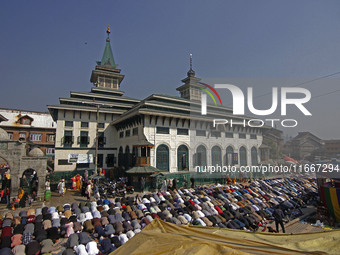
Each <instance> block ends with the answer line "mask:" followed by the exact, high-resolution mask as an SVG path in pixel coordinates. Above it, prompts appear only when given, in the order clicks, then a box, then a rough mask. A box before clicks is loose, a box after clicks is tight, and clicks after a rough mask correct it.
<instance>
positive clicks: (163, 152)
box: [156, 144, 169, 171]
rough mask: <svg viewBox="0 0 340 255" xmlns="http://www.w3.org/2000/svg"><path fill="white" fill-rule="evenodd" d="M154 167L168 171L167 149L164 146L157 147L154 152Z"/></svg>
mask: <svg viewBox="0 0 340 255" xmlns="http://www.w3.org/2000/svg"><path fill="white" fill-rule="evenodd" d="M156 160H157V162H156V167H157V168H158V169H159V170H168V171H169V148H168V146H166V145H165V144H161V145H159V146H158V147H157V152H156Z"/></svg>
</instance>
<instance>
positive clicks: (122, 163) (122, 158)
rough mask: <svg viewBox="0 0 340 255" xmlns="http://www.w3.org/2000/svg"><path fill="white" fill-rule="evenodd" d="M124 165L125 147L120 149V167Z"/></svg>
mask: <svg viewBox="0 0 340 255" xmlns="http://www.w3.org/2000/svg"><path fill="white" fill-rule="evenodd" d="M123 165H124V152H123V147H122V146H120V147H119V151H118V166H123Z"/></svg>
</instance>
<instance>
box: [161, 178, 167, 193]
mask: <svg viewBox="0 0 340 255" xmlns="http://www.w3.org/2000/svg"><path fill="white" fill-rule="evenodd" d="M167 186H168V182H167V180H166V178H165V179H164V180H163V183H162V188H161V191H162V192H166V191H167Z"/></svg>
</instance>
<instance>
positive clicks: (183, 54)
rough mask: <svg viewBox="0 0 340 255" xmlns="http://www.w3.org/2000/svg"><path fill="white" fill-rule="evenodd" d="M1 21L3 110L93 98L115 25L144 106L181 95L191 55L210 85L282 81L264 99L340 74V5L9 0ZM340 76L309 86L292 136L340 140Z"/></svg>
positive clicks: (1, 8) (121, 57)
mask: <svg viewBox="0 0 340 255" xmlns="http://www.w3.org/2000/svg"><path fill="white" fill-rule="evenodd" d="M0 21H1V22H0V31H1V36H0V77H1V81H0V82H1V100H0V107H1V108H15V109H23V110H35V111H47V107H46V105H48V104H57V103H58V99H59V97H68V96H69V93H70V91H90V89H91V87H92V84H91V83H90V81H89V79H90V75H91V71H92V70H93V69H94V67H95V65H96V61H98V60H100V59H101V57H102V54H103V50H104V47H105V38H106V33H105V31H106V27H107V25H108V24H110V27H111V36H110V38H111V44H112V49H113V54H114V57H115V61H116V63H117V64H118V65H119V66H118V67H119V68H120V69H121V70H122V73H123V74H124V75H125V79H124V81H123V83H122V84H121V90H123V91H125V95H126V96H130V97H136V98H139V99H143V98H145V97H147V96H148V95H150V94H152V93H163V94H170V95H178V93H177V91H176V87H178V86H180V85H181V79H183V78H184V77H185V76H186V73H187V71H188V68H189V54H190V53H192V54H193V65H194V70H195V71H196V76H198V77H200V78H202V79H203V81H214V80H215V79H222V80H226V81H228V80H233V81H235V79H236V80H237V79H238V80H239V81H241V80H242V79H250V80H252V79H255V80H258V79H268V78H270V79H276V81H279V82H278V83H279V84H273V85H272V86H271V85H270V84H269V85H268V84H267V85H263V86H261V84H257V85H256V86H254V88H256V89H255V90H256V95H262V94H266V93H268V92H270V89H271V87H273V86H289V85H295V84H290V82H291V81H294V82H295V81H297V80H298V81H301V82H303V81H309V80H312V79H314V78H317V77H322V76H325V75H329V74H333V73H336V72H339V71H340V2H339V1H313V0H306V1H296V0H293V1H287V0H286V1H271V0H268V1H260V0H257V1H253V0H249V1H241V0H238V1H236V0H235V1H226V0H225V1H224V0H223V1H222V0H221V1H214V0H210V1H206V0H205V1H200V0H193V1H183V0H172V1H159V0H153V1H146V0H143V1H141V0H135V1H105V0H103V1H84V0H82V1H46V0H44V1H38V0H35V1H1V3H0ZM339 77H340V75H334V76H332V79H321V80H318V81H317V82H310V83H306V84H304V85H301V87H305V88H308V89H309V90H310V91H311V93H312V99H311V101H310V102H309V103H308V105H307V106H308V107H309V110H310V111H311V112H312V114H313V116H312V117H309V118H307V117H303V116H302V115H301V114H300V115H299V113H296V114H295V113H294V115H293V116H291V117H294V118H296V119H297V120H298V121H299V120H301V121H300V123H299V126H298V128H294V129H291V130H288V134H289V135H296V134H297V132H298V131H311V132H313V133H315V134H316V135H318V136H319V137H320V138H324V139H330V138H338V139H340V135H339V120H340V113H339V103H338V102H339V95H340V92H334V93H331V92H333V91H335V90H337V89H340V87H339V82H338V78H339ZM326 80H327V81H326ZM283 81H287V82H288V84H283V83H284V82H283ZM294 82H292V83H294ZM238 85H239V86H240V87H242V85H241V84H238ZM247 86H248V84H247ZM327 93H329V94H328V95H325V94H327ZM320 95H321V96H320ZM263 98H267V99H268V100H270V98H268V97H263ZM267 99H263V100H262V103H263V102H264V100H267ZM259 100H260V99H259ZM269 104H270V102H269V101H268V103H267V105H269ZM229 106H231V104H230V105H229ZM287 117H289V116H287ZM300 118H301V119H300ZM285 132H286V130H285Z"/></svg>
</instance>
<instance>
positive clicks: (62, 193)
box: [58, 179, 65, 197]
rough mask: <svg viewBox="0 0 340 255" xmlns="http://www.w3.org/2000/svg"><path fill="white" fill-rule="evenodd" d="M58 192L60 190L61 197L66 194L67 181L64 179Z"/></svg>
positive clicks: (59, 184)
mask: <svg viewBox="0 0 340 255" xmlns="http://www.w3.org/2000/svg"><path fill="white" fill-rule="evenodd" d="M58 190H59V195H60V196H61V197H63V196H64V194H65V180H64V179H61V181H60V182H59V183H58Z"/></svg>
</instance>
